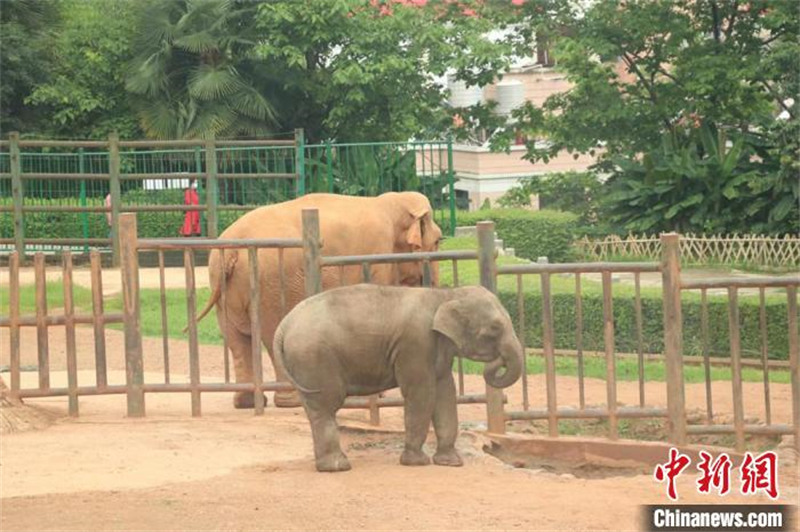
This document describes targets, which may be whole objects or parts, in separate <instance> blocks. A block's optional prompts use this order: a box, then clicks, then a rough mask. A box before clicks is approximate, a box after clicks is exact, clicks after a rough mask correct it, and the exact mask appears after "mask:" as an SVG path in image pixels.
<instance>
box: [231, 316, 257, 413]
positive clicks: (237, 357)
mask: <svg viewBox="0 0 800 532" xmlns="http://www.w3.org/2000/svg"><path fill="white" fill-rule="evenodd" d="M226 330H227V334H226V336H227V340H228V347H229V348H230V350H231V358H232V359H233V372H234V375H235V377H236V382H238V383H251V382H253V351H252V339H251V336H250V335H249V334H245V333H243V332H241V331H239V330H238V329H237V328H236V327H234V326H233V325H230V326H228V327H227V329H226ZM254 403H255V400H254V398H253V392H236V394H235V395H234V396H233V406H235V407H236V408H253V406H254ZM264 404H266V398H265V403H264Z"/></svg>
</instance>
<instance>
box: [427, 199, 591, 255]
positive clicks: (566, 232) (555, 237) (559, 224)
mask: <svg viewBox="0 0 800 532" xmlns="http://www.w3.org/2000/svg"><path fill="white" fill-rule="evenodd" d="M486 220H491V221H493V222H494V223H495V230H496V231H497V235H498V237H499V238H502V239H503V243H504V244H505V245H506V246H508V247H512V248H514V251H515V253H516V255H517V256H518V257H524V258H526V259H531V260H536V259H537V258H538V257H542V256H546V257H547V258H548V259H549V260H550V262H566V261H569V260H571V259H573V258H574V248H573V247H572V242H573V240H574V239H575V229H576V227H577V224H578V216H577V215H575V214H572V213H568V212H560V211H548V210H541V211H530V210H526V209H486V210H479V211H472V212H466V211H458V213H457V224H456V225H457V226H459V227H462V226H469V225H475V224H476V223H478V222H481V221H486ZM448 225H449V224H445V226H446V227H442V231H443V232H444V233H445V234H448V231H447V230H448V229H449V227H448Z"/></svg>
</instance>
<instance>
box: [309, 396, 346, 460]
mask: <svg viewBox="0 0 800 532" xmlns="http://www.w3.org/2000/svg"><path fill="white" fill-rule="evenodd" d="M301 398H302V403H303V407H304V408H305V410H306V415H307V416H308V421H309V422H310V423H311V435H312V437H313V439H314V457H315V458H316V464H317V471H328V472H333V471H347V470H349V469H350V462H349V461H348V460H347V456H345V455H344V453H343V452H342V448H341V447H340V445H339V428H338V427H337V425H336V411H337V410H339V408H340V407H341V406H342V404H343V403H344V397H343V396H341V397H340V396H331V394H326V393H324V392H323V393H311V394H301Z"/></svg>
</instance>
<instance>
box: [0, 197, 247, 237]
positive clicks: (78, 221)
mask: <svg viewBox="0 0 800 532" xmlns="http://www.w3.org/2000/svg"><path fill="white" fill-rule="evenodd" d="M204 201H205V198H204V197H203V196H202V195H201V197H200V202H201V203H203V202H204ZM122 202H123V205H124V206H127V205H183V191H182V190H159V191H150V190H131V191H126V192H124V193H123V194H122ZM0 205H4V206H5V205H8V206H10V205H12V202H11V198H0ZM25 205H53V206H61V205H72V206H76V207H77V206H80V205H81V203H80V200H79V199H78V198H61V199H57V200H43V199H30V198H29V199H26V200H25ZM85 206H88V207H102V206H104V199H102V198H87V200H86V203H85ZM221 208H222V209H224V207H221ZM123 209H124V207H123ZM244 213H245V211H226V210H220V211H219V213H218V214H217V216H218V220H219V231H220V232H222V231H224V230H225V228H226V227H228V226H229V225H230V224H232V223H233V222H234V221H235V220H237V219H238V218H239V217H240V216H242V215H243V214H244ZM200 217H201V227H202V229H203V232H205V228H206V225H205V213H201V214H200ZM136 218H137V226H138V229H139V236H140V237H142V238H174V237H177V236H180V233H179V231H180V227H181V225H183V220H184V213H182V212H180V211H166V212H163V211H159V212H139V213H137V217H136ZM24 224H25V238H45V239H55V238H83V237H84V236H88V238H108V236H109V227H108V223H107V222H106V215H105V213H102V212H63V211H52V212H26V213H25V214H24ZM84 232H85V233H86V234H85V235H84ZM13 237H14V218H13V215H12V213H11V212H1V213H0V238H13Z"/></svg>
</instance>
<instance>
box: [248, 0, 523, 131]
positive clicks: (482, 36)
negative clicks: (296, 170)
mask: <svg viewBox="0 0 800 532" xmlns="http://www.w3.org/2000/svg"><path fill="white" fill-rule="evenodd" d="M491 15H492V12H491V10H490V9H489V8H488V7H487V6H485V2H477V1H465V2H428V3H425V2H405V3H398V2H376V1H367V0H327V1H325V2H266V3H263V4H261V5H260V6H259V9H258V15H257V23H258V28H259V30H260V32H261V36H262V41H261V42H260V43H259V45H258V47H257V53H258V56H259V57H260V58H262V59H263V60H264V64H265V65H266V68H265V69H264V71H263V74H264V75H265V76H266V77H267V79H265V80H264V81H265V85H266V86H268V87H269V93H268V99H269V100H270V101H274V102H279V103H276V106H277V107H278V108H279V109H280V110H281V117H280V121H281V126H282V128H283V129H289V128H290V127H298V126H299V127H303V128H304V129H305V130H306V133H307V136H308V137H309V139H310V140H312V141H316V140H320V139H336V140H339V141H364V140H405V139H408V138H409V137H411V136H413V135H420V134H424V133H426V132H430V130H432V129H435V128H437V127H441V126H442V124H446V123H447V112H446V111H445V108H444V103H445V96H446V94H445V91H444V87H442V85H441V83H440V82H437V77H441V76H443V75H444V74H445V73H446V72H448V71H449V72H455V73H456V75H457V76H458V77H459V78H461V79H465V80H468V81H470V82H472V83H478V84H481V85H482V84H486V83H489V82H491V81H492V80H493V79H494V78H495V76H496V73H497V72H499V71H502V70H503V69H504V68H505V67H506V66H507V64H508V60H509V56H510V52H511V47H510V46H509V45H508V43H505V42H493V41H492V40H490V39H489V38H488V37H487V33H488V32H489V30H491V29H493V28H494V27H496V19H495V18H494V17H493V16H491Z"/></svg>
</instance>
